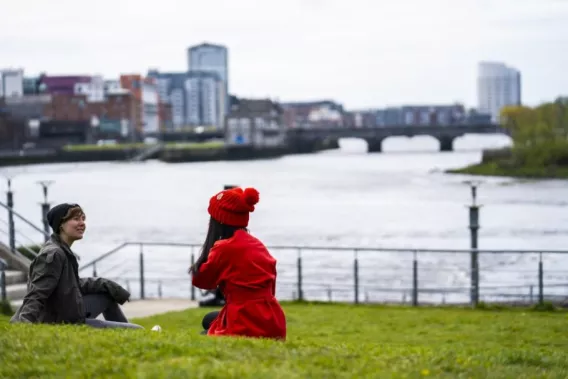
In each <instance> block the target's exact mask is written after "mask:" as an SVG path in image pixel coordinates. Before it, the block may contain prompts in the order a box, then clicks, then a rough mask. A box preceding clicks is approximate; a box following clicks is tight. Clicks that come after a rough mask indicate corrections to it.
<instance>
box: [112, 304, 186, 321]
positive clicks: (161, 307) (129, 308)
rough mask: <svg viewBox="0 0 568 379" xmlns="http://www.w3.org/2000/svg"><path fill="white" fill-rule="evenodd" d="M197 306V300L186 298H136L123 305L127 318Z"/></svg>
mask: <svg viewBox="0 0 568 379" xmlns="http://www.w3.org/2000/svg"><path fill="white" fill-rule="evenodd" d="M189 308H197V301H191V300H185V299H160V300H158V299H156V300H134V301H131V302H127V303H125V304H124V305H123V306H122V311H123V312H124V314H125V315H126V317H127V318H129V319H131V318H136V317H148V316H153V315H157V314H160V313H166V312H173V311H183V310H185V309H189Z"/></svg>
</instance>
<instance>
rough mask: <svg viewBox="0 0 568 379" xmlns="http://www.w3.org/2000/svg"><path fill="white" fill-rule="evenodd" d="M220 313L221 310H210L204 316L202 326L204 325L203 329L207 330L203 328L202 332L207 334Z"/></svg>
mask: <svg viewBox="0 0 568 379" xmlns="http://www.w3.org/2000/svg"><path fill="white" fill-rule="evenodd" d="M218 315H219V311H215V312H209V313H207V314H206V315H205V317H203V321H201V326H203V329H205V330H203V331H202V332H201V334H207V331H208V330H209V328H210V327H211V324H212V323H213V321H214V320H215V319H216V318H217V316H218Z"/></svg>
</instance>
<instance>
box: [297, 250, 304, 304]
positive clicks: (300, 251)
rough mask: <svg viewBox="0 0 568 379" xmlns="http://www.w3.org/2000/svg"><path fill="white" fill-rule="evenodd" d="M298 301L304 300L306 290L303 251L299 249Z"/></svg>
mask: <svg viewBox="0 0 568 379" xmlns="http://www.w3.org/2000/svg"><path fill="white" fill-rule="evenodd" d="M297 266H298V300H299V301H302V300H304V290H303V288H302V249H298V264H297Z"/></svg>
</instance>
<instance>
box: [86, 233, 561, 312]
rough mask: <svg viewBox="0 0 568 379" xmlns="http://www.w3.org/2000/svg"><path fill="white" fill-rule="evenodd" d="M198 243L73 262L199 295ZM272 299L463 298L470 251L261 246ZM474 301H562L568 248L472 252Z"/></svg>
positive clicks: (144, 246)
mask: <svg viewBox="0 0 568 379" xmlns="http://www.w3.org/2000/svg"><path fill="white" fill-rule="evenodd" d="M199 247H200V245H198V244H192V243H168V242H125V243H124V244H121V245H119V246H117V247H116V248H115V249H112V250H111V251H109V252H108V253H106V254H103V255H102V256H100V257H99V258H97V259H95V260H93V261H91V262H89V263H87V264H85V265H84V266H82V267H81V269H80V271H81V275H89V274H92V275H93V276H104V277H107V278H110V279H113V280H116V281H118V282H119V283H121V284H122V285H124V286H126V287H127V288H128V289H129V290H130V291H131V292H132V294H133V297H134V298H152V297H179V298H190V299H193V300H196V299H198V298H200V297H202V296H201V295H202V292H201V291H200V290H199V289H196V288H194V287H192V285H191V277H190V275H189V274H188V273H187V270H188V268H189V266H190V264H191V263H192V262H194V261H195V260H196V259H197V256H198V254H199ZM269 250H270V252H271V254H272V255H273V256H274V257H275V258H276V259H277V260H278V264H277V269H278V279H277V294H276V295H277V297H278V298H279V299H283V300H297V299H302V300H313V301H339V302H354V303H366V302H367V303H408V304H413V305H420V304H470V303H471V302H472V301H474V300H472V299H473V297H472V291H473V290H474V289H475V288H474V287H475V283H473V284H472V279H471V278H472V269H471V260H470V253H471V250H456V249H454V250H448V249H398V248H397V249H395V248H381V247H376V248H370V247H332V246H269ZM477 253H478V256H479V266H478V267H479V269H478V274H479V278H480V280H479V285H478V287H477V291H478V292H479V301H484V302H506V303H523V304H533V303H543V302H545V301H554V302H563V301H565V299H568V251H561V250H553V251H550V250H542V251H539V250H477Z"/></svg>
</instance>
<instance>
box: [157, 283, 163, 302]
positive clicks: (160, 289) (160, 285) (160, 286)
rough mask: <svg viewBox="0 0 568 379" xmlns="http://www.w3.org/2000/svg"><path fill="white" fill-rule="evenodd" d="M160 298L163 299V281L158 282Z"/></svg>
mask: <svg viewBox="0 0 568 379" xmlns="http://www.w3.org/2000/svg"><path fill="white" fill-rule="evenodd" d="M158 298H159V299H161V298H162V281H161V280H160V281H158Z"/></svg>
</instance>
